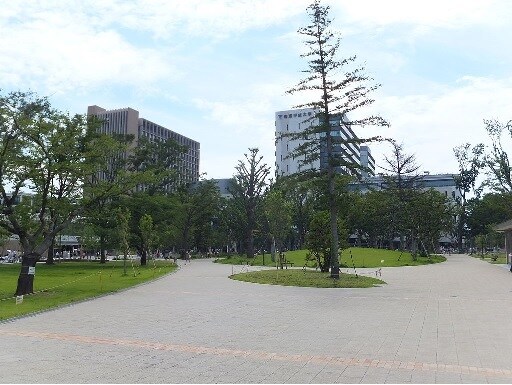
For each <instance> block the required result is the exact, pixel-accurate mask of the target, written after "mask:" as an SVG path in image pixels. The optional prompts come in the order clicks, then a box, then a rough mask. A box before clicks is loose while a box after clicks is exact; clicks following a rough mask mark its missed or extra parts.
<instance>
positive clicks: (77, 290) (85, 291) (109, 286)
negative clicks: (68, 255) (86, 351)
mask: <svg viewBox="0 0 512 385" xmlns="http://www.w3.org/2000/svg"><path fill="white" fill-rule="evenodd" d="M20 268H21V266H20V264H14V265H13V264H0V320H5V319H8V318H12V317H18V316H21V315H24V314H29V313H33V312H37V311H41V310H47V309H50V308H53V307H57V306H59V305H63V304H68V303H72V302H76V301H80V300H83V299H86V298H91V297H96V296H99V295H102V294H106V293H111V292H115V291H118V290H121V289H124V288H127V287H130V286H134V285H137V284H139V283H142V282H146V281H149V280H152V279H155V278H158V277H160V276H162V275H164V274H167V273H169V272H171V271H173V270H175V269H176V266H175V265H174V264H173V263H171V262H169V261H155V263H153V261H149V262H148V265H147V266H144V267H142V266H139V263H138V262H137V264H136V262H134V266H133V268H132V265H131V262H130V261H128V269H127V275H125V276H124V275H123V261H110V262H108V263H107V264H104V265H101V264H100V263H99V262H62V263H57V264H55V265H51V266H49V265H46V264H44V263H38V264H37V266H36V275H35V278H34V292H35V293H34V294H32V295H27V296H24V298H23V302H22V303H21V304H18V305H16V300H15V298H14V292H15V291H16V285H17V281H18V275H19V273H20Z"/></svg>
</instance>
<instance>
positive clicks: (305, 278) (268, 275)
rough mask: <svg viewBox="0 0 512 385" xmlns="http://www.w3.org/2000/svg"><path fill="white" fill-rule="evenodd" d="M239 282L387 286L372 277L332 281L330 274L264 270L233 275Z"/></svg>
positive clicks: (342, 275)
mask: <svg viewBox="0 0 512 385" xmlns="http://www.w3.org/2000/svg"><path fill="white" fill-rule="evenodd" d="M229 278H231V279H235V280H237V281H243V282H252V283H260V284H268V285H280V286H301V287H319V288H320V287H322V288H333V287H334V288H365V287H374V286H377V285H382V284H385V283H386V282H384V281H382V280H380V279H377V278H372V277H364V276H356V275H353V274H343V273H340V279H332V278H330V276H329V273H321V272H318V271H312V270H306V271H304V270H302V269H288V270H280V269H279V270H278V269H275V270H262V271H254V272H250V273H241V274H234V275H231V276H230V277H229Z"/></svg>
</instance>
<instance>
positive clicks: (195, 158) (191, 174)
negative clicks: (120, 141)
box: [87, 105, 200, 183]
mask: <svg viewBox="0 0 512 385" xmlns="http://www.w3.org/2000/svg"><path fill="white" fill-rule="evenodd" d="M87 115H89V116H92V115H94V116H97V117H98V118H100V119H101V120H102V121H103V123H102V125H101V128H100V130H101V132H102V133H105V134H123V135H133V136H134V138H135V143H134V144H135V145H136V144H137V142H138V141H139V139H140V138H142V137H146V138H148V139H149V140H150V141H155V140H168V139H173V140H175V141H176V142H178V143H179V144H181V145H183V146H186V147H187V152H186V153H185V154H183V155H182V156H181V159H180V163H179V164H178V165H177V169H178V171H179V174H180V182H184V183H189V182H196V181H198V180H199V153H200V146H199V142H196V141H195V140H192V139H190V138H187V137H186V136H183V135H181V134H178V133H176V132H174V131H172V130H170V129H168V128H166V127H163V126H160V125H159V124H156V123H153V122H151V121H149V120H147V119H144V118H141V117H139V111H137V110H134V109H133V108H130V107H128V108H121V109H116V110H106V109H105V108H102V107H99V106H96V105H94V106H89V107H87Z"/></svg>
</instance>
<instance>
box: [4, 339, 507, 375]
mask: <svg viewBox="0 0 512 385" xmlns="http://www.w3.org/2000/svg"><path fill="white" fill-rule="evenodd" d="M0 335H3V336H10V337H24V338H37V339H41V340H58V341H72V342H78V343H83V344H95V345H115V346H126V347H135V348H141V349H149V350H161V351H175V352H181V353H192V354H207V355H212V356H234V357H241V358H251V359H257V360H269V361H285V362H295V363H304V364H307V363H311V364H318V365H325V366H345V367H347V366H357V367H367V368H370V367H375V368H386V369H404V370H408V371H409V370H410V371H422V372H424V371H427V372H428V371H430V372H436V373H455V374H475V375H480V376H487V377H507V378H511V379H512V370H510V369H493V368H485V367H477V366H466V365H448V364H441V363H437V364H434V363H425V362H414V361H396V360H376V359H370V358H366V359H364V358H361V359H356V358H343V357H336V356H329V355H304V354H287V353H275V352H265V351H255V350H241V349H229V348H212V347H207V346H195V345H185V344H169V343H158V342H148V341H142V340H127V339H115V338H105V337H94V336H81V335H75V334H61V333H59V334H57V333H44V332H33V331H8V330H0Z"/></svg>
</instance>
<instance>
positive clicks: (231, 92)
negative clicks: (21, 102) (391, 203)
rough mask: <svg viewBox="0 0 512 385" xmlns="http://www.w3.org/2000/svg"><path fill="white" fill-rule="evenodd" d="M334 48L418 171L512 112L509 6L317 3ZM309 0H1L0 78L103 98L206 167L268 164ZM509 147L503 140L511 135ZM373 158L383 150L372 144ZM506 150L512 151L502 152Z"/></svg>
mask: <svg viewBox="0 0 512 385" xmlns="http://www.w3.org/2000/svg"><path fill="white" fill-rule="evenodd" d="M324 3H325V4H328V5H330V6H331V16H332V18H333V19H334V21H333V24H332V26H333V28H334V29H336V30H337V31H338V32H340V34H341V36H342V45H341V49H340V54H341V57H347V56H351V55H357V62H358V63H360V64H364V65H365V67H366V71H367V73H368V74H370V75H371V76H372V77H373V78H374V79H375V82H376V83H380V84H381V85H382V86H381V87H380V88H379V90H378V91H377V92H376V93H375V94H374V95H373V96H374V98H375V103H374V104H373V105H372V106H371V107H370V108H369V109H368V110H366V111H361V113H379V114H381V115H382V116H383V117H384V118H386V119H387V120H388V121H389V122H390V123H391V126H390V127H389V128H378V129H377V128H364V129H357V130H356V133H357V134H358V135H359V136H360V137H367V136H373V135H376V134H378V135H381V136H384V137H391V138H394V139H395V140H397V141H398V142H401V143H403V146H404V150H405V152H406V153H409V154H411V153H413V154H415V155H416V158H417V163H418V164H419V165H420V166H421V170H422V171H430V172H431V173H441V172H449V173H451V172H456V171H457V163H456V161H455V158H454V156H453V151H452V149H453V147H455V146H457V145H460V144H463V143H465V142H470V143H472V144H476V143H479V142H487V137H486V134H485V130H484V125H483V119H489V118H496V119H499V120H501V121H503V122H506V121H508V120H510V119H512V107H511V106H512V103H511V101H512V65H511V63H512V50H510V36H512V23H510V20H512V3H510V2H508V1H505V0H504V1H491V0H480V1H468V0H466V1H461V0H445V1H434V0H430V1H405V0H403V1H398V0H386V1H378V0H375V1H370V0H357V1H356V0H351V1H343V0H336V1H334V0H332V1H324ZM308 4H309V1H303V0H279V1H276V0H252V1H244V0H236V1H233V0H201V1H199V0H187V1H182V0H179V1H178V0H167V1H164V0H154V1H142V0H140V1H123V0H89V1H86V0H85V1H66V2H62V1H57V0H55V1H50V0H48V1H40V2H36V1H30V2H27V1H21V0H19V1H7V0H4V1H2V2H1V5H2V12H1V13H0V36H1V37H0V52H2V55H0V87H1V88H2V89H3V92H6V91H10V90H29V89H30V90H32V91H35V92H37V93H38V94H39V95H41V96H49V97H50V100H51V101H52V103H53V104H54V106H55V107H58V108H59V109H61V110H65V111H69V112H70V113H85V112H86V109H87V106H88V105H91V104H97V105H99V106H102V107H104V108H107V109H114V108H122V107H128V106H129V107H132V108H135V109H137V110H138V111H139V112H140V116H142V117H144V118H146V119H149V120H151V121H154V122H156V123H158V124H161V125H164V126H166V127H168V128H170V129H172V130H174V131H176V132H179V133H181V134H183V135H186V136H188V137H190V138H192V139H194V140H197V141H199V142H200V143H201V166H200V171H201V172H204V173H206V177H207V178H226V177H230V176H232V175H233V173H234V167H235V165H236V164H237V161H238V160H239V159H242V158H243V154H244V152H246V151H247V149H248V148H249V147H258V148H259V149H260V151H261V153H262V155H263V156H264V160H265V162H266V163H267V164H269V165H271V166H273V165H274V112H275V111H279V110H285V109H288V108H291V107H292V106H293V105H296V104H299V103H301V102H305V101H308V100H309V98H308V97H307V96H306V95H303V96H300V95H293V96H290V95H285V91H286V90H287V89H289V88H291V87H292V86H293V85H295V83H296V82H297V81H298V80H299V79H300V78H301V72H300V71H301V70H302V69H305V68H306V62H305V61H304V60H303V59H302V58H300V56H299V55H300V53H301V52H302V51H303V45H302V43H301V37H300V36H299V35H298V34H297V33H296V31H297V29H298V28H299V27H301V26H302V25H305V23H306V22H307V21H308V20H307V16H306V7H307V5H308ZM507 145H509V143H507ZM370 147H371V149H372V152H373V155H374V157H375V159H376V162H377V165H379V164H383V155H385V154H389V153H390V148H389V145H386V144H374V145H370ZM508 148H510V149H512V147H510V146H509V147H508Z"/></svg>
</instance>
